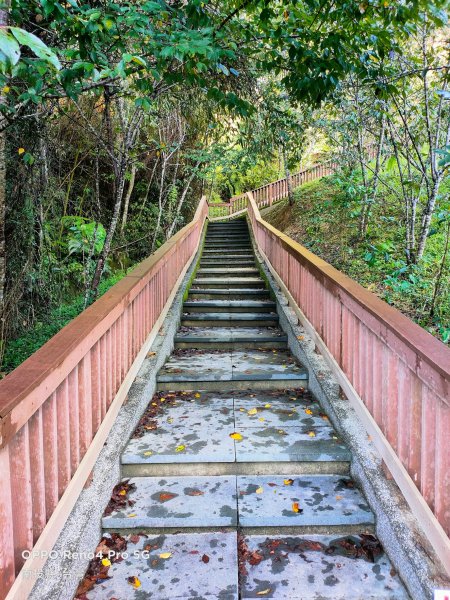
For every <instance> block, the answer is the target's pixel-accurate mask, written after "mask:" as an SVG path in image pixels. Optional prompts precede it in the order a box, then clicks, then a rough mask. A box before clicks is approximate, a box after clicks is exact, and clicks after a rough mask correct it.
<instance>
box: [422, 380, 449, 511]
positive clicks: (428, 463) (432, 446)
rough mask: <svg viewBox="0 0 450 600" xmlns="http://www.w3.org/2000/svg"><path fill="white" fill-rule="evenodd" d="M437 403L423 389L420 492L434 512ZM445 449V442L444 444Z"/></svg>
mask: <svg viewBox="0 0 450 600" xmlns="http://www.w3.org/2000/svg"><path fill="white" fill-rule="evenodd" d="M437 414H438V409H437V402H436V399H435V396H434V394H433V393H432V392H430V390H429V389H428V388H426V389H424V392H423V402H422V416H421V420H422V436H421V440H422V443H421V445H420V446H421V447H420V463H421V468H420V473H421V478H420V491H421V492H422V494H423V497H424V498H425V500H426V501H427V503H428V506H429V507H430V508H431V510H432V511H433V512H434V511H435V508H436V504H435V500H436V499H435V483H436V481H437V480H436V457H437V454H438V453H439V444H440V443H441V440H440V439H438V437H439V435H438V430H437V428H436V423H437ZM444 447H445V442H444Z"/></svg>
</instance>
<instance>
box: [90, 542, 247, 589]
mask: <svg viewBox="0 0 450 600" xmlns="http://www.w3.org/2000/svg"><path fill="white" fill-rule="evenodd" d="M138 537H139V539H138V541H136V542H135V541H133V540H129V541H128V551H129V557H128V558H125V559H124V560H121V561H117V562H114V563H113V564H112V565H111V567H109V571H108V576H109V579H103V580H101V582H100V583H99V584H98V585H95V586H94V587H93V589H92V590H90V591H89V592H88V594H87V597H88V598H89V600H105V598H113V597H116V598H123V599H125V598H126V599H127V600H142V598H152V599H153V600H167V599H168V598H170V599H171V600H172V599H173V600H176V599H178V598H180V599H184V600H186V599H187V598H200V597H205V598H211V599H213V598H221V599H223V600H237V599H238V564H237V554H238V553H237V536H236V532H214V533H176V534H168V535H151V536H150V537H148V538H147V537H146V536H138ZM148 546H150V548H151V551H150V552H148V550H147V549H146V548H148ZM161 554H162V555H163V556H166V555H169V558H168V559H164V558H160V555H161ZM203 556H206V557H207V558H206V559H203V560H202V557H203ZM206 561H207V564H206ZM132 576H136V577H138V579H139V583H140V585H139V587H138V588H136V587H133V586H132V585H130V583H129V582H128V579H129V578H130V577H132Z"/></svg>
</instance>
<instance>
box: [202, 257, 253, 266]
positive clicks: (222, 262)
mask: <svg viewBox="0 0 450 600" xmlns="http://www.w3.org/2000/svg"><path fill="white" fill-rule="evenodd" d="M255 266H256V262H255V259H254V258H249V259H246V260H241V259H237V260H236V259H223V258H206V259H205V258H203V259H202V260H201V261H200V269H212V268H216V267H217V268H218V269H226V268H228V267H253V268H254V267H255Z"/></svg>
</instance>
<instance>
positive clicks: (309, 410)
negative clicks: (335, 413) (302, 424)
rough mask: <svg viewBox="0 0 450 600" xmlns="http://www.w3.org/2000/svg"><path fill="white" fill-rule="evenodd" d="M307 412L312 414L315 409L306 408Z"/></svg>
mask: <svg viewBox="0 0 450 600" xmlns="http://www.w3.org/2000/svg"><path fill="white" fill-rule="evenodd" d="M305 413H306V414H307V415H312V414H313V411H312V410H311V409H310V408H305Z"/></svg>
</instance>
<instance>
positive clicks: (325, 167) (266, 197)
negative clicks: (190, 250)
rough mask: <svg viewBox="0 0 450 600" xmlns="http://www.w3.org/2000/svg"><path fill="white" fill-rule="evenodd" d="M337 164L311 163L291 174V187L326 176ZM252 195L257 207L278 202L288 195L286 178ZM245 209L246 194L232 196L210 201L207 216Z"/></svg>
mask: <svg viewBox="0 0 450 600" xmlns="http://www.w3.org/2000/svg"><path fill="white" fill-rule="evenodd" d="M337 166H338V163H337V161H335V160H327V161H326V162H323V163H320V164H317V165H313V166H312V167H309V168H307V169H303V170H302V171H299V172H298V173H294V174H293V175H291V183H292V187H293V188H296V187H298V186H300V185H302V184H303V183H308V182H309V181H315V180H316V179H320V178H321V177H326V176H327V175H331V174H332V173H334V171H335V170H336V168H337ZM251 192H252V194H253V197H254V198H255V201H256V203H257V205H258V207H259V208H265V207H266V206H272V204H273V203H274V202H279V201H280V200H283V199H284V198H287V195H288V186H287V180H286V178H283V179H278V180H277V181H272V182H271V183H266V184H265V185H262V186H260V187H259V188H256V189H254V190H251ZM246 211H247V194H239V195H238V196H233V197H232V198H231V199H230V201H229V202H220V203H211V204H210V206H209V217H210V219H211V220H216V219H223V218H226V217H231V216H238V215H239V214H243V213H244V212H246Z"/></svg>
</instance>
